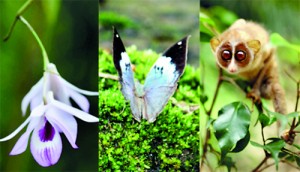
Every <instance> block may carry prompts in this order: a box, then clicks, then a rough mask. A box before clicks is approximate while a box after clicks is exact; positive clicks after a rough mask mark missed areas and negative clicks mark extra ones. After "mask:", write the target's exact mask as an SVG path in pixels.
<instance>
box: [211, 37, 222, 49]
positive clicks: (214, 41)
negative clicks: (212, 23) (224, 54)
mask: <svg viewBox="0 0 300 172" xmlns="http://www.w3.org/2000/svg"><path fill="white" fill-rule="evenodd" d="M219 45H220V41H219V40H218V39H217V38H216V37H213V38H212V39H211V40H210V46H211V48H212V49H213V51H214V52H215V51H216V49H217V47H218V46H219Z"/></svg>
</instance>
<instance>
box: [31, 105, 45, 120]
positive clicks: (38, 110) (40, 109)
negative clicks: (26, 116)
mask: <svg viewBox="0 0 300 172" xmlns="http://www.w3.org/2000/svg"><path fill="white" fill-rule="evenodd" d="M47 107H48V106H47V105H43V104H40V105H39V106H37V107H36V108H34V109H33V110H32V111H31V113H30V116H32V117H41V116H42V115H44V113H45V112H46V110H47Z"/></svg>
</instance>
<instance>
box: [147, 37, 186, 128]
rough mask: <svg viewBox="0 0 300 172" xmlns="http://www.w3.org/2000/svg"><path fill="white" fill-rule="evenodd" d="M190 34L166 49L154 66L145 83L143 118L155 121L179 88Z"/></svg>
mask: <svg viewBox="0 0 300 172" xmlns="http://www.w3.org/2000/svg"><path fill="white" fill-rule="evenodd" d="M188 39H189V36H187V37H185V38H183V39H182V40H180V41H178V42H177V43H176V44H174V45H173V46H171V47H170V48H169V49H168V50H166V51H165V52H164V53H163V55H162V56H161V57H159V58H158V60H157V61H156V62H155V64H154V65H153V66H152V68H151V70H150V72H149V73H148V75H147V77H146V80H145V85H144V91H145V96H144V101H145V113H143V118H144V119H146V120H148V121H149V122H154V121H155V120H156V117H157V115H158V114H159V113H160V112H161V111H162V110H163V108H164V106H165V105H166V103H167V102H168V100H169V98H170V97H171V96H172V95H173V94H174V92H175V90H176V88H177V81H178V79H179V78H180V76H181V75H182V73H183V71H184V68H185V64H186V60H187V41H188Z"/></svg>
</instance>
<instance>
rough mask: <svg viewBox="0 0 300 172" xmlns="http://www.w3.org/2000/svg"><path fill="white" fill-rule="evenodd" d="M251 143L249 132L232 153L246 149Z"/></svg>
mask: <svg viewBox="0 0 300 172" xmlns="http://www.w3.org/2000/svg"><path fill="white" fill-rule="evenodd" d="M249 141H250V132H249V131H248V132H247V134H246V136H245V137H244V138H243V139H241V140H239V141H238V142H237V144H236V146H235V148H234V149H233V150H232V151H231V152H240V151H242V150H244V149H245V147H246V146H247V145H248V143H249Z"/></svg>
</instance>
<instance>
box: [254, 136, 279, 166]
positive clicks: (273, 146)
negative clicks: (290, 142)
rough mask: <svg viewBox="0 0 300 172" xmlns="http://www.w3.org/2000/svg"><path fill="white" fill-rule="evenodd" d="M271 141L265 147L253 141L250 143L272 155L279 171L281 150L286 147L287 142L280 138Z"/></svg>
mask: <svg viewBox="0 0 300 172" xmlns="http://www.w3.org/2000/svg"><path fill="white" fill-rule="evenodd" d="M271 140H272V141H271V142H270V143H268V144H266V145H264V146H263V145H261V144H259V143H256V142H253V141H250V143H251V144H252V145H253V146H256V147H260V148H263V149H264V150H266V151H268V152H269V153H270V154H271V155H272V157H273V159H274V160H275V165H276V169H278V162H279V153H280V151H281V149H282V148H283V147H284V146H285V142H284V140H281V139H279V138H272V139H271Z"/></svg>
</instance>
